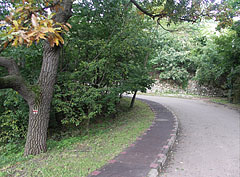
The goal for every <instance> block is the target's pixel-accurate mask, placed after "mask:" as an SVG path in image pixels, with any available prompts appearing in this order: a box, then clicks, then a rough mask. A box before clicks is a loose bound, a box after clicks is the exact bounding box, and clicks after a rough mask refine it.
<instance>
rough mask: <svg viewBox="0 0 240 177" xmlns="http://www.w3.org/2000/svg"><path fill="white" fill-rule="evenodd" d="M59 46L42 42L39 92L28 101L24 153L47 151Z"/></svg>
mask: <svg viewBox="0 0 240 177" xmlns="http://www.w3.org/2000/svg"><path fill="white" fill-rule="evenodd" d="M59 55H60V47H53V48H52V47H50V45H49V44H48V43H45V44H44V53H43V63H42V69H41V73H40V76H39V80H38V86H39V89H40V92H39V93H36V97H35V99H34V100H33V101H32V102H29V124H28V133H27V141H26V145H25V151H24V155H26V156H27V155H30V154H31V155H36V154H39V153H41V152H46V151H47V144H46V142H47V129H48V123H49V116H50V107H51V101H52V96H53V91H54V84H55V81H56V76H57V68H58V61H59Z"/></svg>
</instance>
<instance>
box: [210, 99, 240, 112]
mask: <svg viewBox="0 0 240 177" xmlns="http://www.w3.org/2000/svg"><path fill="white" fill-rule="evenodd" d="M209 101H211V102H213V103H217V104H222V105H225V106H228V107H229V108H233V109H237V110H240V104H239V103H238V104H232V103H229V101H228V99H227V98H211V99H210V100H209Z"/></svg>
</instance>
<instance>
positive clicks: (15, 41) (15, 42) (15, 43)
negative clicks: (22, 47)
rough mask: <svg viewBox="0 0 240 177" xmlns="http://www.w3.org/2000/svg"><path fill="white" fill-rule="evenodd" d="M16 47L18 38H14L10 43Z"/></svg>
mask: <svg viewBox="0 0 240 177" xmlns="http://www.w3.org/2000/svg"><path fill="white" fill-rule="evenodd" d="M17 45H18V37H16V38H15V40H14V41H13V43H12V46H17Z"/></svg>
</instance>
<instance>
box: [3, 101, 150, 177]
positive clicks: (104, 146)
mask: <svg viewBox="0 0 240 177" xmlns="http://www.w3.org/2000/svg"><path fill="white" fill-rule="evenodd" d="M129 104H130V101H129V100H127V99H123V100H122V101H121V105H120V108H119V109H120V110H121V111H120V113H119V114H118V115H117V116H116V117H115V118H102V119H101V122H98V123H95V124H92V125H91V127H90V131H89V133H88V135H85V136H83V135H78V136H74V137H69V138H65V139H63V140H61V141H54V140H49V141H48V152H47V153H44V154H40V155H37V156H34V157H28V158H24V157H23V145H18V146H15V147H12V145H9V147H7V146H5V147H2V149H0V150H1V151H0V159H1V161H0V176H44V177H48V176H49V177H50V176H62V177H64V176H66V177H71V176H87V175H88V174H90V173H91V172H92V171H94V170H96V169H98V168H100V167H102V166H103V165H104V164H106V163H108V161H109V160H111V159H113V158H114V157H115V156H116V155H118V154H119V153H120V152H121V151H123V150H124V149H125V148H126V147H128V146H129V145H130V144H132V143H133V142H134V141H136V138H137V137H138V136H140V135H142V133H143V132H144V131H145V130H146V129H147V128H148V127H149V126H150V125H151V123H152V121H153V119H154V114H153V112H152V111H151V109H150V108H149V107H148V106H147V105H146V104H145V103H142V102H140V101H137V100H136V103H135V106H134V108H133V109H131V110H129V108H128V106H129ZM3 152H5V153H3ZM2 159H3V160H2Z"/></svg>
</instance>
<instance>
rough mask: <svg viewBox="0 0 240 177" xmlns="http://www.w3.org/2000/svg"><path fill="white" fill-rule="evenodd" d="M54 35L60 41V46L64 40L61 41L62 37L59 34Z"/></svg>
mask: <svg viewBox="0 0 240 177" xmlns="http://www.w3.org/2000/svg"><path fill="white" fill-rule="evenodd" d="M55 35H56V37H57V38H58V39H59V41H60V42H61V43H62V44H64V40H63V38H62V36H61V35H60V34H58V33H55Z"/></svg>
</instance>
